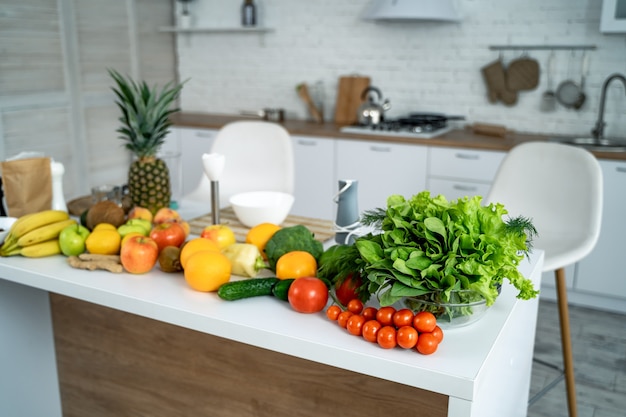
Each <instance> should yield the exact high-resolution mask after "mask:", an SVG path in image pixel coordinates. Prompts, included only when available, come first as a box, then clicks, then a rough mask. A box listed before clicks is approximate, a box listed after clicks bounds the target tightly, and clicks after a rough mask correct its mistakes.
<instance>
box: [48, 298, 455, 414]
mask: <svg viewBox="0 0 626 417" xmlns="http://www.w3.org/2000/svg"><path fill="white" fill-rule="evenodd" d="M50 302H51V309H52V319H53V327H54V339H55V348H56V356H57V366H58V377H59V384H60V390H61V401H62V406H63V416H64V417H84V416H90V417H110V416H133V417H139V416H141V417H144V416H145V417H148V416H149V417H173V416H212V417H216V416H219V417H282V416H284V417H300V416H315V417H320V416H343V417H351V416H354V417H366V416H386V417H396V416H397V417H405V416H409V415H419V416H420V417H445V416H447V415H448V397H447V396H446V395H442V394H438V393H433V392H430V391H425V390H420V389H417V388H413V387H410V386H407V385H403V384H399V383H395V382H390V381H386V380H383V379H379V378H375V377H371V376H367V375H363V374H359V373H355V372H351V371H347V370H343V369H339V368H335V367H332V366H328V365H324V364H320V363H316V362H312V361H308V360H305V359H300V358H296V357H293V356H289V355H285V354H281V353H277V352H273V351H270V350H266V349H262V348H258V347H254V346H251V345H246V344H243V343H239V342H235V341H231V340H228V339H224V338H221V337H216V336H212V335H209V334H205V333H202V332H197V331H194V330H189V329H186V328H183V327H179V326H175V325H171V324H167V323H164V322H160V321H156V320H152V319H148V318H144V317H140V316H137V315H134V314H129V313H125V312H122V311H119V310H115V309H111V308H108V307H102V306H99V305H96V304H92V303H89V302H85V301H80V300H77V299H74V298H69V297H66V296H62V295H57V294H52V293H51V294H50ZM251 314H254V312H251ZM331 325H332V324H331V323H329V326H331ZM363 343H367V342H365V341H363ZM416 354H417V353H416Z"/></svg>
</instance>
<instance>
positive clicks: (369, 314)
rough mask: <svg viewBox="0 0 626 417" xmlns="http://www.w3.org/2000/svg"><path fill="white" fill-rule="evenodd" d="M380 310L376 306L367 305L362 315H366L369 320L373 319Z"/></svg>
mask: <svg viewBox="0 0 626 417" xmlns="http://www.w3.org/2000/svg"><path fill="white" fill-rule="evenodd" d="M377 312H378V310H377V309H376V308H375V307H365V309H363V312H362V313H361V315H362V316H363V317H365V318H366V319H367V320H373V319H375V318H376V313H377Z"/></svg>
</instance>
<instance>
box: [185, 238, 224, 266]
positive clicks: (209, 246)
mask: <svg viewBox="0 0 626 417" xmlns="http://www.w3.org/2000/svg"><path fill="white" fill-rule="evenodd" d="M209 250H210V251H214V252H219V251H220V247H219V246H218V245H217V243H215V242H214V241H212V240H209V239H206V238H204V237H197V238H195V239H191V240H188V241H187V242H186V243H185V244H184V245H183V247H182V249H181V251H180V264H181V266H182V267H183V269H185V265H186V264H187V260H188V259H189V258H190V257H191V255H193V254H194V253H196V252H200V251H209Z"/></svg>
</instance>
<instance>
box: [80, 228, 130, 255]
mask: <svg viewBox="0 0 626 417" xmlns="http://www.w3.org/2000/svg"><path fill="white" fill-rule="evenodd" d="M121 241H122V237H121V236H120V234H119V233H118V232H117V229H115V228H113V230H110V229H107V228H101V229H94V230H93V232H91V233H90V234H89V236H88V237H87V240H85V247H86V248H87V251H88V252H89V253H95V254H98V255H118V254H119V253H120V246H121Z"/></svg>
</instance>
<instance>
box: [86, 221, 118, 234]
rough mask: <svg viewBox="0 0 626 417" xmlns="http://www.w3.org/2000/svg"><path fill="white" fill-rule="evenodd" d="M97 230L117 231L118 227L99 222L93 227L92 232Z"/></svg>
mask: <svg viewBox="0 0 626 417" xmlns="http://www.w3.org/2000/svg"><path fill="white" fill-rule="evenodd" d="M96 230H115V231H117V227H115V226H113V225H112V224H110V223H98V224H97V225H96V227H94V228H93V230H92V232H95V231H96Z"/></svg>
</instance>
